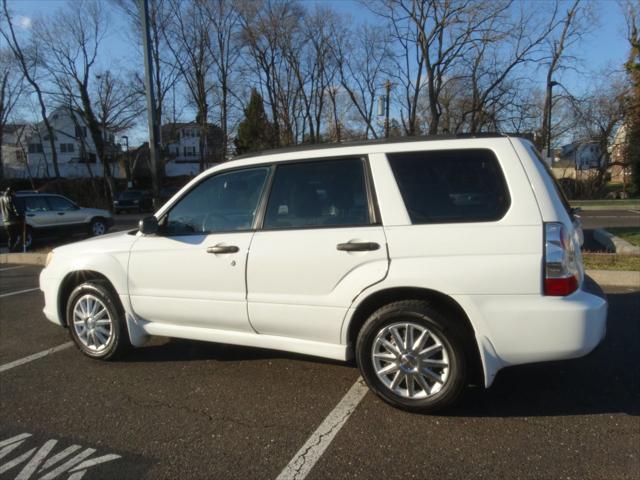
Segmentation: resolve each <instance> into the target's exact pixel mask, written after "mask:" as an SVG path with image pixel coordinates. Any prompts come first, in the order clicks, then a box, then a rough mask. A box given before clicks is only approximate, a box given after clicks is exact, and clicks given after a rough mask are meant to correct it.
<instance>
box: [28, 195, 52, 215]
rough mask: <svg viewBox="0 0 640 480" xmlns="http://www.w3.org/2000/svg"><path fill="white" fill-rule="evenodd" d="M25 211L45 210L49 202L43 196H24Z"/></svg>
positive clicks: (47, 208)
mask: <svg viewBox="0 0 640 480" xmlns="http://www.w3.org/2000/svg"><path fill="white" fill-rule="evenodd" d="M24 203H25V211H27V212H47V211H49V204H48V203H47V200H46V198H44V197H25V199H24Z"/></svg>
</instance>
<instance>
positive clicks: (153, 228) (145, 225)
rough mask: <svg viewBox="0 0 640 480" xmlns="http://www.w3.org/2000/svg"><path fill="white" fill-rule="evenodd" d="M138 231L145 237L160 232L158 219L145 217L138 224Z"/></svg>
mask: <svg viewBox="0 0 640 480" xmlns="http://www.w3.org/2000/svg"><path fill="white" fill-rule="evenodd" d="M138 230H140V233H142V234H143V235H153V234H154V233H157V232H158V219H157V218H156V217H145V218H143V219H142V220H140V221H139V222H138Z"/></svg>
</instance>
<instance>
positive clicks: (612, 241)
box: [593, 228, 640, 255]
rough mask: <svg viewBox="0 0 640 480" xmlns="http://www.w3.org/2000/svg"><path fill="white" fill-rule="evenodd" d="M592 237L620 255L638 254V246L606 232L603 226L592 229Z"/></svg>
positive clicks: (639, 251) (639, 249)
mask: <svg viewBox="0 0 640 480" xmlns="http://www.w3.org/2000/svg"><path fill="white" fill-rule="evenodd" d="M593 237H594V238H595V239H596V241H597V242H598V243H600V244H601V245H602V246H604V247H605V248H607V249H609V250H612V251H614V252H616V253H620V254H622V255H640V247H636V246H635V245H632V244H630V243H629V242H627V241H626V240H623V239H621V238H620V237H616V236H615V235H614V234H612V233H609V232H607V231H606V230H605V229H604V228H597V229H595V230H594V231H593Z"/></svg>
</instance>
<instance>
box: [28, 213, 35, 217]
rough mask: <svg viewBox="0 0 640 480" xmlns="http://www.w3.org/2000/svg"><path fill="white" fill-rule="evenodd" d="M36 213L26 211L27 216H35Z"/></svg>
mask: <svg viewBox="0 0 640 480" xmlns="http://www.w3.org/2000/svg"><path fill="white" fill-rule="evenodd" d="M35 216H36V214H35V213H27V217H35Z"/></svg>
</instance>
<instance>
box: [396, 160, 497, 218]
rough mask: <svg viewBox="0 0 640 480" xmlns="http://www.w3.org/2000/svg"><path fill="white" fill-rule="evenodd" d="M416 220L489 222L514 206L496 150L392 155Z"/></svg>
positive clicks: (400, 183) (410, 209)
mask: <svg viewBox="0 0 640 480" xmlns="http://www.w3.org/2000/svg"><path fill="white" fill-rule="evenodd" d="M387 157H388V158H389V163H390V164H391V169H392V170H393V174H394V175H395V178H396V181H397V183H398V187H399V188H400V192H401V193H402V198H403V199H404V203H405V206H406V208H407V212H408V213H409V217H410V218H411V222H412V223H414V224H416V223H417V224H420V223H461V222H490V221H495V220H499V219H500V218H502V217H503V216H504V214H505V213H506V212H507V210H508V209H509V205H510V198H509V191H508V189H507V185H506V183H505V180H504V176H503V174H502V170H501V169H500V165H499V164H498V160H497V159H496V157H495V155H494V154H493V152H492V151H491V150H486V149H465V150H438V151H426V152H403V153H392V154H387Z"/></svg>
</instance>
